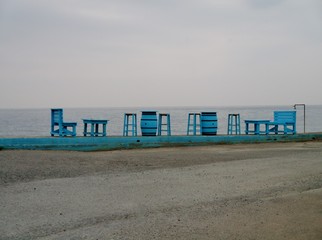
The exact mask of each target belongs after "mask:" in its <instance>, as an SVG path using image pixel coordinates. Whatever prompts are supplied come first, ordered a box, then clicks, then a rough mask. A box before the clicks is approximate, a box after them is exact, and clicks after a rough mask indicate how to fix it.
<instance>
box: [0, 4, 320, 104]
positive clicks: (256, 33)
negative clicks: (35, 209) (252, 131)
mask: <svg viewBox="0 0 322 240" xmlns="http://www.w3.org/2000/svg"><path fill="white" fill-rule="evenodd" d="M0 81H1V85H0V89H1V90H0V108H38V107H44V108H47V107H49V108H50V107H132V106H133V107H140V106H143V107H144V106H226V105H227V106H232V105H242V106H243V105H285V104H286V105H288V104H291V105H293V104H294V103H306V104H322V1H321V0H0Z"/></svg>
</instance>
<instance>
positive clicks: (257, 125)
mask: <svg viewBox="0 0 322 240" xmlns="http://www.w3.org/2000/svg"><path fill="white" fill-rule="evenodd" d="M269 122H270V120H245V124H246V129H245V133H246V134H255V135H259V134H266V133H267V129H266V127H267V123H269ZM249 125H253V129H252V130H250V129H249ZM261 125H264V126H265V129H264V130H261Z"/></svg>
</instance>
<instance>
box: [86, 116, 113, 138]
mask: <svg viewBox="0 0 322 240" xmlns="http://www.w3.org/2000/svg"><path fill="white" fill-rule="evenodd" d="M83 122H84V132H83V134H84V136H85V137H86V136H87V135H90V136H91V137H97V136H103V137H105V136H106V125H107V122H108V120H97V119H83ZM88 124H90V125H91V129H90V131H87V125H88ZM100 125H101V126H102V131H101V132H100V131H99V126H100Z"/></svg>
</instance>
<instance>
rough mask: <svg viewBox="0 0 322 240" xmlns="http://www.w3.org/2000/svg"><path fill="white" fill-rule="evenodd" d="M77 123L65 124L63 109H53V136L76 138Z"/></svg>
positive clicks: (51, 132)
mask: <svg viewBox="0 0 322 240" xmlns="http://www.w3.org/2000/svg"><path fill="white" fill-rule="evenodd" d="M76 126H77V122H64V120H63V109H62V108H53V109H51V131H50V134H51V136H55V135H58V136H60V137H65V136H72V137H75V136H76Z"/></svg>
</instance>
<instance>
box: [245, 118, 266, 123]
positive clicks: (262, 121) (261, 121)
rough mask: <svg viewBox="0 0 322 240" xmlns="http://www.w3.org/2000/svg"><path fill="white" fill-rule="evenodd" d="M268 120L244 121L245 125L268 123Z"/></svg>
mask: <svg viewBox="0 0 322 240" xmlns="http://www.w3.org/2000/svg"><path fill="white" fill-rule="evenodd" d="M269 122H270V120H262V119H259V120H245V123H269Z"/></svg>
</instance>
